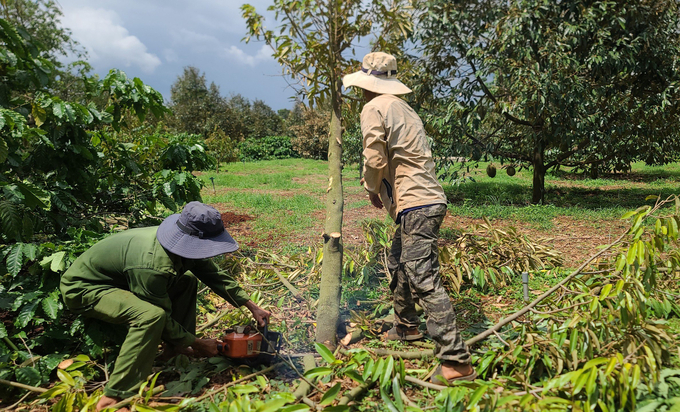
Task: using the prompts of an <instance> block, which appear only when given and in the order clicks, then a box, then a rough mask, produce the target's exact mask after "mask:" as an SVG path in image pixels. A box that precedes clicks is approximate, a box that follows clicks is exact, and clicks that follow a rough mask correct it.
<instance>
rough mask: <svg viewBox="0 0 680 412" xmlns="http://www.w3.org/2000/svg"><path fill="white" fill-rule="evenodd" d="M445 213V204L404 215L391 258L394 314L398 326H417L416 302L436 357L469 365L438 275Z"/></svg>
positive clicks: (454, 316)
mask: <svg viewBox="0 0 680 412" xmlns="http://www.w3.org/2000/svg"><path fill="white" fill-rule="evenodd" d="M445 214H446V205H433V206H428V207H425V208H422V209H416V210H413V211H410V212H408V213H407V214H405V215H404V216H402V218H401V223H400V225H399V227H398V228H397V230H396V232H395V234H394V239H393V240H392V248H391V250H390V257H389V259H388V269H389V271H390V273H391V275H392V283H391V284H390V289H391V290H392V293H393V295H394V314H395V319H396V322H397V323H398V324H399V325H403V326H406V327H413V326H416V327H417V326H418V325H420V317H419V316H418V314H417V313H416V308H415V303H416V300H417V301H418V303H419V304H420V305H421V306H422V307H423V310H424V312H425V315H426V316H427V332H428V334H429V335H430V337H431V338H432V339H433V340H434V341H435V343H436V349H435V355H436V356H437V358H439V359H442V360H448V361H455V362H460V363H470V353H469V352H468V350H467V348H466V346H465V342H464V341H463V339H462V338H461V336H460V333H459V331H458V329H457V328H456V315H455V314H454V312H453V307H452V306H451V301H450V299H449V295H448V294H447V293H446V290H445V289H444V286H443V285H442V280H441V277H440V276H439V256H438V254H437V251H438V249H437V239H438V238H439V227H440V226H441V224H442V221H443V220H444V215H445Z"/></svg>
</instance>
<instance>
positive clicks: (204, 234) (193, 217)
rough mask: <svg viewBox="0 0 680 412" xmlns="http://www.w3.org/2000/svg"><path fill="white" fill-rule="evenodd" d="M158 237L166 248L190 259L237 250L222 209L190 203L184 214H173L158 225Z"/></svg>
mask: <svg viewBox="0 0 680 412" xmlns="http://www.w3.org/2000/svg"><path fill="white" fill-rule="evenodd" d="M156 239H158V242H159V243H160V244H161V246H163V247H164V248H165V249H166V250H167V251H169V252H171V253H174V254H175V255H178V256H181V257H183V258H187V259H205V258H209V257H213V256H217V255H221V254H223V253H228V252H233V251H235V250H236V249H238V243H236V241H235V240H234V238H232V237H231V235H230V234H229V232H227V230H226V229H225V228H224V224H223V223H222V217H221V216H220V212H218V211H217V209H215V208H214V207H212V206H208V205H206V204H203V203H201V202H190V203H187V205H186V206H184V209H183V210H182V213H179V214H174V215H170V216H168V217H167V218H165V220H163V222H162V223H161V225H160V226H159V227H158V231H156Z"/></svg>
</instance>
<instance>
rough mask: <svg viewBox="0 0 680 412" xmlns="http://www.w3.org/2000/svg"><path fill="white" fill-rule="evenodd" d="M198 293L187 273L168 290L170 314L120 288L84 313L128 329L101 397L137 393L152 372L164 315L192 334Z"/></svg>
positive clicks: (194, 282)
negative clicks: (170, 300) (125, 326)
mask: <svg viewBox="0 0 680 412" xmlns="http://www.w3.org/2000/svg"><path fill="white" fill-rule="evenodd" d="M197 290H198V281H197V279H196V277H194V276H193V275H192V274H190V273H187V274H184V275H182V276H181V277H180V278H179V279H177V281H176V282H175V284H174V285H173V287H172V288H171V289H170V290H169V291H168V293H169V295H170V298H171V299H172V313H171V314H168V313H166V312H165V311H164V310H163V309H162V308H160V307H158V306H156V305H152V304H151V303H149V302H146V301H144V300H142V299H140V298H138V297H137V296H135V295H134V294H133V293H132V292H130V291H127V290H123V289H113V290H108V291H106V292H105V293H103V294H102V296H101V297H100V298H99V300H98V301H97V303H96V304H95V305H94V306H93V307H92V308H91V309H89V310H87V311H86V312H84V313H83V315H84V316H87V317H91V318H95V319H99V320H102V321H105V322H109V323H114V324H126V325H127V326H128V333H127V336H126V337H125V341H124V342H123V345H122V346H121V347H120V354H119V355H118V357H117V358H116V362H115V365H114V370H113V373H112V374H111V376H110V377H109V382H108V383H107V384H106V387H105V388H104V395H106V396H110V397H116V398H127V397H130V396H132V395H135V394H136V389H137V388H138V387H139V384H140V383H141V382H143V381H145V380H146V379H147V377H148V376H149V374H150V373H151V367H152V366H153V361H154V358H155V357H156V353H157V351H158V345H159V344H160V343H161V340H162V339H163V330H164V329H165V322H166V319H167V316H170V317H171V318H172V319H174V320H175V321H176V322H177V323H179V324H180V325H182V326H183V327H184V329H186V330H187V332H190V333H192V334H195V331H196V292H197ZM163 340H164V339H163ZM168 343H171V344H173V343H177V342H168Z"/></svg>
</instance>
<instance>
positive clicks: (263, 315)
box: [245, 300, 272, 327]
mask: <svg viewBox="0 0 680 412" xmlns="http://www.w3.org/2000/svg"><path fill="white" fill-rule="evenodd" d="M245 307H247V308H248V310H249V311H250V313H252V314H253V318H255V320H256V321H257V325H258V326H259V327H264V325H266V324H267V323H269V317H270V316H271V315H272V313H271V312H270V311H268V310H264V309H262V308H261V307H259V306H257V305H256V304H255V302H253V301H252V300H249V301H248V302H246V304H245Z"/></svg>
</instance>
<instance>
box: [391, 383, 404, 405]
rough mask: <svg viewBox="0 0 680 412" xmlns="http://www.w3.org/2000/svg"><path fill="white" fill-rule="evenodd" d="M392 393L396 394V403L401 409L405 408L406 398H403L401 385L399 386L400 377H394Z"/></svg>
mask: <svg viewBox="0 0 680 412" xmlns="http://www.w3.org/2000/svg"><path fill="white" fill-rule="evenodd" d="M392 395H394V405H395V406H396V407H397V409H399V410H400V411H403V410H404V400H403V399H402V398H401V387H400V386H399V377H398V376H395V377H394V379H392Z"/></svg>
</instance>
